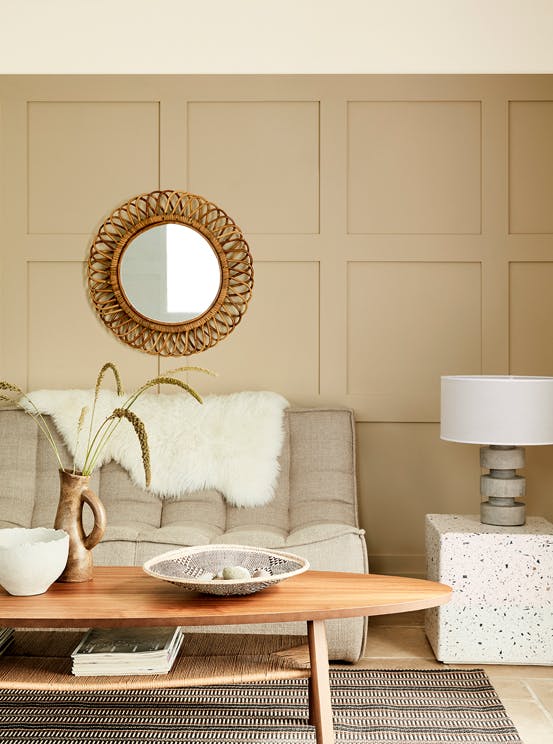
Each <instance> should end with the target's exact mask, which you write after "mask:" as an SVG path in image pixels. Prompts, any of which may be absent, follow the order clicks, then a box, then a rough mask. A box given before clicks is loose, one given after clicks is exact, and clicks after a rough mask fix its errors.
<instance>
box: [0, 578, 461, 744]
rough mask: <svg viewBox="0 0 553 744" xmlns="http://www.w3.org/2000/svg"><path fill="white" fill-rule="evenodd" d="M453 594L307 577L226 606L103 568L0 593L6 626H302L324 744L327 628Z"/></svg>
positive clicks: (433, 585)
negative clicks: (29, 591)
mask: <svg viewBox="0 0 553 744" xmlns="http://www.w3.org/2000/svg"><path fill="white" fill-rule="evenodd" d="M450 593H451V589H450V588H449V587H447V586H444V585H443V584H439V583H437V582H432V581H424V580H422V579H406V578H402V577H398V576H379V575H372V574H348V573H333V572H326V571H308V572H307V573H305V574H300V575H299V576H294V577H292V578H290V579H288V580H287V581H283V582H282V583H280V584H277V585H276V586H273V587H270V588H269V589H266V590H264V591H262V592H259V593H258V594H252V595H247V596H245V597H225V598H221V597H214V596H203V595H198V594H191V593H183V591H182V590H181V589H179V588H178V587H175V586H173V585H172V584H168V583H167V582H161V581H157V580H156V579H154V578H152V577H150V576H146V575H145V574H144V573H143V572H142V570H141V569H140V568H137V567H128V566H124V567H123V566H117V567H113V566H110V567H107V566H102V567H98V568H96V569H95V570H94V577H93V579H92V581H90V582H84V583H79V584H62V583H59V584H58V583H57V584H54V585H53V586H52V587H51V588H50V589H49V591H48V592H46V594H43V595H40V596H37V597H12V596H10V595H8V594H6V593H5V592H3V591H1V592H0V625H6V626H13V627H36V628H49V627H61V628H63V627H76V628H79V627H80V628H85V627H93V626H96V627H131V626H159V625H169V626H171V625H184V626H199V625H224V624H228V625H236V624H241V623H246V624H248V623H260V622H261V623H272V622H275V623H276V622H278V623H280V622H288V621H298V620H300V621H301V620H303V621H305V622H306V623H307V640H308V647H309V659H310V669H311V672H310V675H309V722H310V723H311V724H312V725H313V726H314V727H315V732H316V739H317V742H318V744H333V743H334V741H335V739H334V728H333V722H332V702H331V697H330V680H329V663H328V646H327V640H326V631H325V624H324V621H325V620H327V619H333V618H340V617H358V616H364V615H382V614H390V613H395V612H406V611H409V610H420V609H426V608H428V607H435V606H437V605H440V604H444V603H445V602H447V601H448V600H449V598H450ZM0 663H1V662H0Z"/></svg>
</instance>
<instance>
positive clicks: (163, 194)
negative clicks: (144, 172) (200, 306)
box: [87, 191, 253, 356]
mask: <svg viewBox="0 0 553 744" xmlns="http://www.w3.org/2000/svg"><path fill="white" fill-rule="evenodd" d="M168 223H173V224H181V225H186V226H187V227H191V228H194V229H195V230H197V231H198V232H199V233H201V234H202V235H203V236H204V237H205V238H206V239H207V240H208V241H209V243H210V244H211V246H212V248H213V250H214V252H215V254H216V255H217V258H218V260H219V265H220V268H221V286H220V289H219V294H218V295H217V297H216V298H215V300H214V302H213V303H212V305H211V306H210V307H209V308H208V309H207V310H206V311H205V312H204V313H203V314H202V315H200V316H198V317H197V318H194V319H193V320H187V321H183V322H180V323H163V322H159V321H157V320H154V319H152V318H148V317H146V316H144V315H142V314H141V313H140V312H138V310H137V309H136V308H134V307H133V306H132V305H131V304H130V303H129V302H128V300H127V298H126V295H125V292H124V291H123V288H122V287H121V281H120V272H119V266H120V261H121V257H122V256H123V253H124V251H125V249H126V248H127V246H128V245H129V243H130V242H131V240H132V239H133V238H135V237H136V236H137V235H138V234H139V233H141V232H144V231H145V230H148V229H150V228H151V227H153V226H155V225H161V224H168ZM87 276H88V287H89V292H90V298H91V301H92V305H93V307H94V309H95V310H96V312H97V313H98V316H99V317H100V319H101V320H102V322H103V323H105V325H106V326H107V327H108V328H109V329H110V331H112V332H113V333H114V334H115V335H116V336H117V338H118V339H120V340H121V341H123V342H124V343H126V344H128V345H129V346H132V347H133V348H135V349H140V350H141V351H145V352H146V353H148V354H160V355H161V356H188V355H189V354H196V353H198V352H200V351H205V350H206V349H209V348H210V347H212V346H214V345H215V344H216V343H217V342H218V341H220V340H221V339H223V338H225V337H226V336H228V334H229V333H231V332H232V331H233V330H234V328H236V326H237V325H238V323H239V322H240V320H241V319H242V316H243V315H244V313H245V312H246V309H247V306H248V302H249V300H250V297H251V293H252V289H253V262H252V258H251V254H250V250H249V247H248V244H247V243H246V241H245V239H244V236H243V235H242V232H241V230H240V228H239V227H237V225H236V224H235V223H234V222H233V221H232V220H231V218H230V217H229V216H228V215H227V214H226V212H224V211H223V210H222V209H220V208H219V207H218V206H216V205H215V204H213V203H212V202H210V201H207V199H204V198H203V197H202V196H198V195H197V194H190V193H188V192H184V191H153V192H151V193H147V194H139V195H138V196H136V197H134V198H133V199H130V200H129V201H127V202H125V204H122V205H121V206H120V207H118V208H117V209H116V210H115V211H114V212H112V213H111V215H110V216H109V217H108V218H107V220H106V221H105V222H104V223H103V225H102V226H101V228H100V229H99V231H98V233H97V235H96V237H95V238H94V241H93V243H92V246H91V248H90V254H89V258H88V268H87Z"/></svg>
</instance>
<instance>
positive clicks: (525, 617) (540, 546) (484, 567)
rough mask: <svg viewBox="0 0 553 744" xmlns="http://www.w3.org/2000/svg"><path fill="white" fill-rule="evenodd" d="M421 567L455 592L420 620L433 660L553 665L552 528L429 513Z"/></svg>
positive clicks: (535, 522)
mask: <svg viewBox="0 0 553 744" xmlns="http://www.w3.org/2000/svg"><path fill="white" fill-rule="evenodd" d="M426 561H427V576H428V578H429V579H432V580H433V581H440V582H442V583H444V584H448V585H449V586H451V587H452V589H453V597H452V599H451V601H450V602H449V604H447V605H445V606H444V607H439V608H436V609H432V610H428V611H427V613H426V622H425V630H426V635H427V637H428V640H429V641H430V644H431V646H432V648H433V650H434V653H435V655H436V658H437V659H438V660H439V661H444V662H446V663H463V664H474V663H476V664H503V663H504V664H553V524H551V523H550V522H548V521H547V520H546V519H542V518H541V517H528V519H527V521H526V524H525V525H523V526H521V527H494V526H491V525H488V524H482V523H481V522H480V518H479V517H478V516H476V515H474V516H473V515H453V514H428V515H427V516H426Z"/></svg>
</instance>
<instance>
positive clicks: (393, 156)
mask: <svg viewBox="0 0 553 744" xmlns="http://www.w3.org/2000/svg"><path fill="white" fill-rule="evenodd" d="M480 129H481V124H480V102H479V101H352V102H350V103H349V104H348V231H349V232H350V233H402V234H410V233H479V232H480V200H481V194H480V191H481V189H480V172H481V162H480V161H481V155H480V151H481V144H480Z"/></svg>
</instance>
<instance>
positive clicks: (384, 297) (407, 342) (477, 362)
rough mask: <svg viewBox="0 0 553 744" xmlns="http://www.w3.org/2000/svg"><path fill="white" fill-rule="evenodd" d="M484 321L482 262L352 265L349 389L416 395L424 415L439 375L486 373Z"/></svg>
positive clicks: (375, 393)
mask: <svg viewBox="0 0 553 744" xmlns="http://www.w3.org/2000/svg"><path fill="white" fill-rule="evenodd" d="M481 324H482V318H481V279H480V264H477V263H456V262H455V263H453V262H451V263H439V262H428V263H427V262H370V261H355V262H350V263H349V264H348V393H350V394H353V395H368V396H372V395H381V396H388V397H390V398H391V397H393V396H394V395H395V394H399V395H400V396H402V397H403V398H405V399H411V400H415V401H416V400H418V401H419V412H418V415H419V416H420V418H421V419H422V420H424V419H425V418H426V417H427V416H428V415H429V411H428V410H427V409H426V405H427V402H428V400H430V399H431V398H432V396H433V394H436V393H437V392H438V389H439V379H440V375H444V374H479V373H480V372H481V365H482V361H481ZM434 413H435V412H434ZM406 414H407V411H406ZM409 414H410V415H406V416H405V419H404V420H409V419H411V416H412V412H411V411H409Z"/></svg>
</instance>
